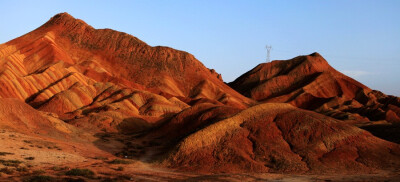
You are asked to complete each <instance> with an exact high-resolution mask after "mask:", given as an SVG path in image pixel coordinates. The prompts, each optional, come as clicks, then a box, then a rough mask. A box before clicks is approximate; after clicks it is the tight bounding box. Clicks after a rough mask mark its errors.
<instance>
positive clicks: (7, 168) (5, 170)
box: [0, 167, 14, 174]
mask: <svg viewBox="0 0 400 182" xmlns="http://www.w3.org/2000/svg"><path fill="white" fill-rule="evenodd" d="M0 172H2V173H6V174H13V173H14V168H9V167H4V168H1V169H0Z"/></svg>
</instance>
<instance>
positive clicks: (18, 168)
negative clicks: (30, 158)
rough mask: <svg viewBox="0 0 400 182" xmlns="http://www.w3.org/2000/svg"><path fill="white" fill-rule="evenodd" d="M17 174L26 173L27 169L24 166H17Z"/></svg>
mask: <svg viewBox="0 0 400 182" xmlns="http://www.w3.org/2000/svg"><path fill="white" fill-rule="evenodd" d="M17 171H18V172H28V171H29V169H28V168H27V167H26V166H19V167H17Z"/></svg>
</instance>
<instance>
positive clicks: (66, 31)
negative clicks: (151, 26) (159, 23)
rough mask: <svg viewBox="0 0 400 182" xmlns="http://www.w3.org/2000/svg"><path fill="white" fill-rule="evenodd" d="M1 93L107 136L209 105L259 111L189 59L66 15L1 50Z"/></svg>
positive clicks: (186, 54)
mask: <svg viewBox="0 0 400 182" xmlns="http://www.w3.org/2000/svg"><path fill="white" fill-rule="evenodd" d="M0 85H1V87H0V97H3V98H8V97H12V98H18V99H20V100H22V101H25V102H26V103H28V104H30V105H31V106H33V107H34V108H36V109H38V110H41V111H46V112H52V113H55V114H57V115H58V116H59V117H60V118H61V119H64V120H66V121H68V122H70V123H77V122H78V123H81V124H82V123H83V122H85V123H92V124H90V125H88V127H89V128H90V126H91V125H93V124H95V125H96V126H97V127H99V128H103V129H112V128H114V129H115V128H120V127H119V124H120V123H122V122H123V121H132V122H133V123H136V121H137V120H141V119H145V120H147V121H150V122H151V121H154V120H157V118H158V117H161V116H162V115H164V114H171V113H177V112H180V111H181V110H182V109H184V108H187V107H189V106H190V105H195V104H198V103H203V102H209V103H214V104H217V105H225V104H226V105H230V106H233V107H238V108H246V107H248V105H249V104H252V103H253V101H252V100H251V99H248V98H246V97H244V96H242V95H241V94H239V93H237V92H236V91H234V90H233V89H231V88H230V87H229V86H227V85H226V84H225V83H224V82H223V81H222V78H221V75H219V74H217V73H216V72H215V71H214V70H212V69H211V70H210V69H208V68H206V67H205V66H204V65H203V64H202V63H201V62H200V61H198V60H197V59H196V58H194V56H193V55H191V54H189V53H187V52H183V51H178V50H175V49H172V48H168V47H161V46H157V47H151V46H149V45H147V44H146V43H144V42H143V41H141V40H139V39H138V38H136V37H133V36H131V35H128V34H126V33H122V32H117V31H114V30H110V29H94V28H93V27H91V26H89V25H87V24H86V23H85V22H83V21H82V20H79V19H75V18H74V17H72V16H71V15H69V14H67V13H61V14H57V15H55V16H54V17H53V18H51V19H50V20H49V21H48V22H47V23H45V24H44V25H42V26H41V27H39V28H38V29H36V30H34V31H32V32H29V33H28V34H26V35H23V36H21V37H19V38H16V39H14V40H11V41H9V42H7V43H5V44H1V45H0ZM149 117H150V118H149ZM154 117H155V118H154ZM132 118H135V119H132ZM99 121H102V122H99ZM128 125H131V124H128ZM133 125H134V126H136V124H133ZM141 125H142V124H141ZM145 128H146V127H145Z"/></svg>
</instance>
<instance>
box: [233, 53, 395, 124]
mask: <svg viewBox="0 0 400 182" xmlns="http://www.w3.org/2000/svg"><path fill="white" fill-rule="evenodd" d="M229 85H230V86H231V87H232V88H234V89H235V90H237V91H238V92H240V93H242V94H243V95H245V96H248V97H250V98H253V99H255V100H257V101H259V102H284V103H290V104H292V105H294V106H296V107H299V108H304V109H309V110H315V111H317V112H320V113H323V114H325V115H328V116H332V117H334V118H337V119H344V120H347V119H350V120H359V121H367V120H387V121H390V122H394V123H395V122H400V117H399V116H400V112H399V111H400V110H399V109H400V107H399V106H400V102H399V101H400V99H399V98H397V97H394V96H387V95H385V94H383V93H381V92H379V91H374V90H371V89H370V88H368V87H366V86H365V85H363V84H361V83H359V82H357V81H356V80H354V79H352V78H350V77H348V76H346V75H344V74H342V73H340V72H339V71H337V70H335V69H334V68H332V67H331V66H330V65H329V64H328V62H327V61H326V60H325V59H324V58H323V57H322V56H321V55H320V54H318V53H313V54H311V55H308V56H299V57H296V58H293V59H291V60H287V61H273V62H271V63H262V64H260V65H258V66H256V67H255V68H253V69H252V70H250V71H249V72H247V73H245V74H243V75H242V76H240V77H239V78H237V79H236V80H235V81H233V82H231V83H230V84H229Z"/></svg>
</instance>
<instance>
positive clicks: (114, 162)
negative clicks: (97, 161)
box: [108, 159, 132, 164]
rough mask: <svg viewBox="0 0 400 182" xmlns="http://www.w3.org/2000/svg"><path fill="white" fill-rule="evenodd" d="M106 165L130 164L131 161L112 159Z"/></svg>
mask: <svg viewBox="0 0 400 182" xmlns="http://www.w3.org/2000/svg"><path fill="white" fill-rule="evenodd" d="M108 163H110V164H132V161H128V160H122V159H114V160H112V161H110V162H108Z"/></svg>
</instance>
